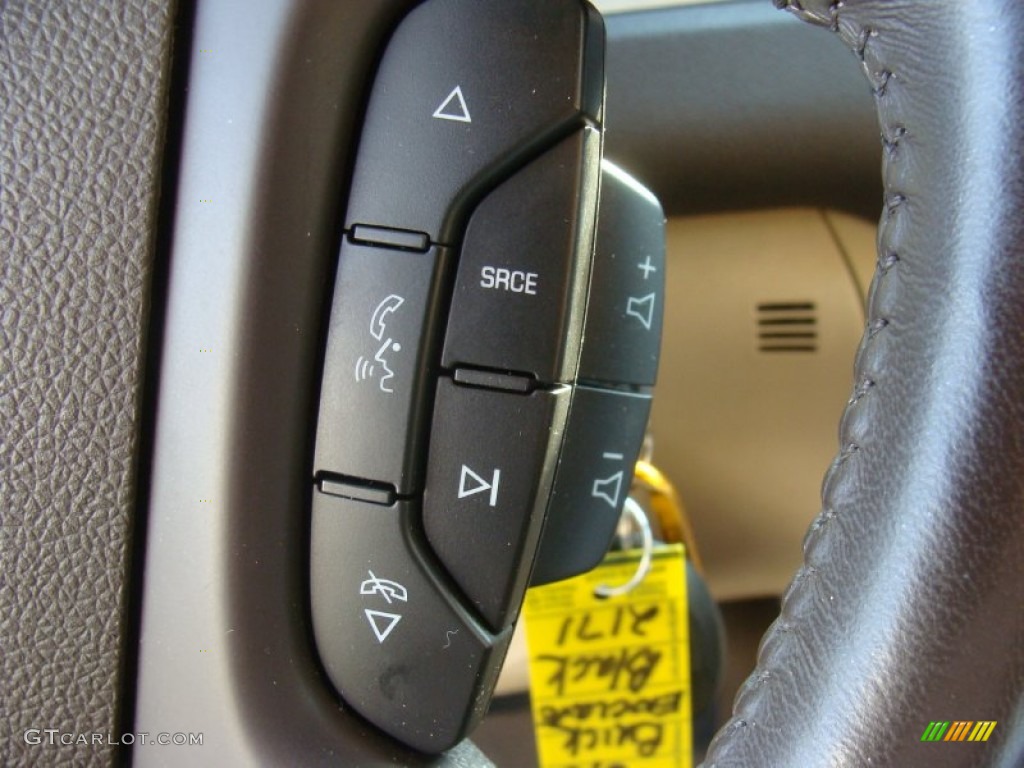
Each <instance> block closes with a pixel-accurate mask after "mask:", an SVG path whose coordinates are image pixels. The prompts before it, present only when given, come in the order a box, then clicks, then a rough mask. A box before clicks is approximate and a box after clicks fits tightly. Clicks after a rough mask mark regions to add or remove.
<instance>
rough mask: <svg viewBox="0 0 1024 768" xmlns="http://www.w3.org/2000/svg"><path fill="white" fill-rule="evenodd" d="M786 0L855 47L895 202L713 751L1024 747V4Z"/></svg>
mask: <svg viewBox="0 0 1024 768" xmlns="http://www.w3.org/2000/svg"><path fill="white" fill-rule="evenodd" d="M778 4H779V5H780V6H785V7H787V8H788V9H789V10H791V11H793V12H794V13H796V14H797V15H798V16H800V17H801V18H803V19H805V20H807V21H810V22H812V23H815V24H819V25H823V26H826V27H828V28H830V29H831V30H832V31H833V32H835V33H836V34H838V35H839V36H840V38H841V39H842V40H843V42H844V43H846V45H847V46H849V48H850V49H851V50H852V51H853V52H854V54H855V55H856V56H857V58H858V59H859V60H860V61H861V63H862V65H863V68H864V72H865V74H866V75H867V78H868V80H869V82H870V84H871V88H872V90H873V92H874V96H875V101H876V104H877V107H878V116H879V123H880V130H881V139H882V144H883V150H884V151H883V167H882V174H883V181H884V209H883V212H882V217H881V221H880V225H879V236H878V253H879V258H878V268H877V272H876V275H875V278H874V281H873V284H872V287H871V292H870V298H869V307H868V322H867V327H866V331H865V334H864V337H863V340H862V342H861V345H860V349H859V351H858V354H857V360H856V368H855V386H854V390H853V394H852V396H851V398H850V400H849V403H848V405H847V408H846V412H845V414H844V415H843V419H842V422H841V426H840V451H839V454H838V456H837V457H836V459H835V461H834V462H833V464H832V466H831V468H830V469H829V471H828V473H827V475H826V477H825V481H824V485H823V491H822V511H821V513H820V514H819V515H818V517H817V519H816V520H815V521H814V523H813V524H812V525H811V528H810V530H809V531H808V533H807V536H806V538H805V541H804V564H803V566H802V567H801V568H800V570H799V571H798V573H797V574H796V577H795V578H794V580H793V582H792V584H791V586H790V587H789V589H788V590H787V592H786V595H785V596H784V598H783V602H782V610H781V614H780V616H779V618H778V620H777V621H776V622H775V623H774V624H773V626H772V627H771V628H770V630H769V631H768V633H767V634H766V635H765V637H764V639H763V641H762V644H761V648H760V651H759V655H758V663H757V667H756V669H755V670H754V672H753V673H752V675H751V676H750V678H749V679H748V680H747V682H746V683H745V684H744V686H743V687H742V689H741V690H740V693H739V694H738V696H737V699H736V702H735V705H734V713H733V717H732V719H731V720H730V721H729V722H728V723H727V724H726V726H725V727H724V728H723V729H722V730H721V731H720V732H719V734H718V735H717V736H716V738H715V740H714V742H713V743H712V745H711V748H710V750H709V752H708V755H707V759H706V766H708V768H724V766H752V765H767V766H801V767H805V766H865V765H893V766H910V765H929V766H966V765H1001V766H1003V765H1005V766H1011V765H1022V764H1024V745H1022V739H1024V734H1022V728H1021V726H1022V719H1024V610H1021V599H1022V596H1024V525H1022V512H1024V472H1022V469H1024V216H1022V206H1024V151H1022V149H1024V129H1022V127H1021V126H1022V116H1024V4H1022V3H1019V2H1012V0H971V2H960V1H959V0H947V1H945V2H932V1H930V0H891V1H884V0H863V1H860V0H840V1H833V2H828V1H827V0H788V1H786V0H782V1H780V2H778ZM984 720H994V721H997V723H998V724H997V725H996V727H995V729H994V731H993V733H992V737H991V739H990V740H989V741H988V742H987V743H985V744H969V745H961V744H946V745H943V746H940V745H936V744H932V743H927V742H924V743H923V742H922V741H921V737H922V735H923V734H924V731H925V728H926V727H927V726H928V724H929V722H930V721H984ZM954 747H955V748H954Z"/></svg>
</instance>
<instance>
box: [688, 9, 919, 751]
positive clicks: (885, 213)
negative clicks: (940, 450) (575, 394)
mask: <svg viewBox="0 0 1024 768" xmlns="http://www.w3.org/2000/svg"><path fill="white" fill-rule="evenodd" d="M775 5H776V7H778V8H780V9H784V10H787V11H789V12H791V13H793V14H795V15H796V16H797V17H799V18H800V19H802V20H804V21H808V22H810V23H813V24H816V25H819V26H827V27H828V28H829V29H831V30H832V32H834V33H836V34H838V35H839V36H840V39H844V42H846V44H847V45H848V46H849V47H850V48H851V50H852V51H853V53H854V54H855V55H856V56H857V58H858V60H859V61H860V63H861V67H862V68H863V70H864V73H865V75H866V76H867V78H868V81H869V82H870V84H871V87H872V93H873V94H874V97H875V102H876V107H877V108H878V114H879V117H880V119H881V116H882V114H883V112H882V109H881V103H880V102H881V100H882V99H883V98H885V97H886V95H887V94H888V89H889V86H890V84H891V83H892V82H893V80H894V79H895V78H896V75H895V73H893V72H892V71H891V70H889V69H887V68H883V69H881V70H879V71H877V72H875V71H872V70H871V69H870V67H869V65H868V63H867V60H866V52H867V48H868V45H869V44H870V42H871V41H872V40H874V39H876V38H877V37H878V32H877V30H875V29H872V28H871V27H868V26H861V27H860V28H859V30H857V31H856V32H855V37H854V38H853V39H852V40H850V39H845V38H846V36H844V35H843V33H842V29H841V26H840V18H839V15H840V11H841V9H842V7H843V3H842V2H841V0H833V2H831V3H830V5H829V6H828V11H827V15H824V14H822V13H820V12H816V11H813V10H808V9H806V8H804V6H803V4H802V2H801V0H775ZM907 137H908V132H907V129H906V127H905V126H903V125H901V124H892V125H888V126H884V127H883V129H882V132H881V142H882V147H883V152H884V162H885V163H886V164H887V165H888V164H889V163H892V162H894V161H896V160H897V158H898V157H899V154H900V153H899V150H900V145H901V143H902V142H904V141H906V140H907ZM883 176H884V178H886V179H888V178H889V176H888V174H883ZM884 199H885V203H884V207H883V210H882V217H881V219H882V220H881V222H880V226H882V227H883V228H884V227H885V225H886V224H887V223H888V222H889V220H890V219H892V218H893V217H894V216H896V215H898V213H899V211H901V210H903V209H904V206H905V204H906V202H907V197H906V195H904V194H902V193H900V192H895V191H892V190H890V189H889V188H888V182H887V188H886V190H885V198H884ZM882 231H883V236H882V238H881V239H880V242H879V252H880V255H879V258H878V262H877V265H876V273H875V282H876V290H877V288H878V287H879V286H880V284H881V282H882V281H884V280H885V279H886V278H887V277H888V276H889V274H890V272H891V271H892V269H893V268H894V267H896V266H897V265H898V264H899V263H900V257H899V254H898V253H897V252H896V251H895V250H894V249H892V248H891V247H889V244H888V242H887V241H888V235H887V234H885V233H886V231H887V230H886V229H883V230H882ZM877 304H878V302H877V301H874V302H872V306H871V307H869V317H868V322H867V324H866V327H865V329H864V336H863V339H862V342H861V346H862V349H866V348H867V347H868V345H873V342H874V341H875V339H876V338H877V337H878V336H879V334H881V333H882V332H883V331H885V330H886V329H887V328H888V327H889V325H890V320H889V318H887V317H882V316H880V315H876V314H875V311H876V307H877ZM863 360H864V355H863V354H861V355H858V366H857V371H856V383H855V386H854V388H853V393H852V394H851V396H850V399H849V401H848V403H847V408H846V410H847V413H849V411H850V409H851V408H853V407H855V406H856V405H857V404H858V403H860V401H861V400H863V399H864V398H865V397H867V396H868V395H869V394H870V393H871V392H872V391H874V389H875V385H876V381H875V379H874V378H873V377H872V376H871V375H870V374H868V373H867V372H866V371H864V370H862V366H863V365H864V363H863ZM844 421H845V415H844ZM860 451H861V446H860V445H858V444H857V443H856V442H853V441H849V442H846V443H845V444H844V445H843V446H842V448H841V449H840V451H839V453H838V455H837V456H836V457H835V459H834V460H833V462H832V465H831V466H830V467H829V470H828V472H827V474H826V477H825V484H824V487H825V488H826V489H827V490H826V498H823V499H822V510H821V512H819V514H818V515H817V517H816V518H815V520H814V521H813V522H812V523H811V525H810V527H809V529H808V531H807V534H806V536H805V539H804V552H805V556H804V557H805V560H804V563H803V565H801V566H800V568H799V569H798V571H797V573H796V575H795V576H794V578H793V582H792V584H791V585H790V587H789V589H788V590H787V592H786V594H785V595H784V597H783V601H782V610H781V611H780V615H779V617H778V618H777V619H776V620H775V622H773V624H772V626H771V627H770V628H769V629H768V631H767V633H766V634H765V637H764V639H763V640H762V641H761V649H762V651H763V649H765V648H769V647H771V646H772V645H775V642H774V641H775V640H776V639H777V638H779V636H780V635H783V636H784V635H791V634H792V633H793V632H794V631H795V629H796V628H797V625H798V624H799V623H800V621H801V620H802V619H803V617H802V616H801V617H797V619H796V620H793V618H792V617H791V618H786V617H785V615H786V611H785V609H786V607H787V605H790V604H792V602H793V597H794V595H795V594H796V593H797V592H803V591H805V590H806V589H807V587H808V584H809V582H810V581H811V580H812V579H813V578H814V577H815V576H816V575H817V574H818V568H817V566H815V565H814V564H812V563H810V562H808V561H807V560H806V557H807V554H806V553H807V552H808V550H809V548H810V547H811V546H813V544H814V542H815V541H816V540H818V539H820V538H821V537H822V536H823V535H824V532H825V530H826V529H831V530H836V529H835V527H834V526H832V525H830V523H831V522H832V521H834V520H835V518H836V513H835V510H834V509H832V507H831V504H830V503H829V500H828V496H831V488H833V487H834V481H835V476H836V474H837V473H838V472H840V471H841V470H842V469H843V468H844V467H846V465H847V463H848V461H849V460H850V459H851V458H853V457H855V456H856V455H857V454H859V453H860ZM777 655H778V651H775V652H774V653H773V656H777ZM763 660H764V661H767V659H764V657H763V655H762V652H761V651H759V657H758V664H757V667H756V668H755V670H754V672H753V673H752V674H751V677H750V678H749V679H748V681H747V682H746V683H745V684H744V686H743V689H741V693H740V697H745V695H746V694H747V692H748V690H749V689H750V688H752V687H756V688H761V687H763V686H765V685H767V684H768V683H769V682H770V681H771V680H772V679H774V678H777V677H778V676H777V675H776V674H775V672H774V671H773V669H772V667H771V666H770V665H766V666H762V661H763ZM738 700H739V699H738ZM762 701H764V700H763V699H760V698H758V699H754V700H753V703H752V704H751V705H750V707H748V708H746V709H747V710H748V711H741V709H740V708H739V707H737V708H736V709H734V711H733V717H732V719H731V720H730V723H729V724H728V725H727V727H726V728H724V729H723V731H722V736H724V735H725V734H726V733H729V734H733V733H737V732H739V731H743V732H745V733H752V732H753V729H754V728H756V727H761V728H764V725H763V724H760V723H758V715H757V712H756V711H754V710H757V709H759V706H758V705H759V703H760V702H762ZM718 741H719V739H717V738H716V739H715V744H712V747H711V749H710V750H709V751H710V752H712V753H713V752H714V751H715V747H716V744H717V742H718ZM717 765H718V763H717V762H715V763H711V764H709V765H708V768H716V767H717Z"/></svg>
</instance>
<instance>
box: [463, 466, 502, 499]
mask: <svg viewBox="0 0 1024 768" xmlns="http://www.w3.org/2000/svg"><path fill="white" fill-rule="evenodd" d="M500 482H501V470H500V469H496V470H494V474H492V475H491V481H490V482H487V481H486V480H484V479H483V478H482V477H480V475H478V474H477V473H476V472H474V471H473V470H472V469H470V468H469V467H467V466H466V465H465V464H463V465H462V474H461V475H459V498H460V499H464V498H466V497H467V496H475V495H476V494H478V493H485V492H487V491H490V492H491V497H490V500H489V503H490V506H492V507H494V506H497V504H498V484H499V483H500Z"/></svg>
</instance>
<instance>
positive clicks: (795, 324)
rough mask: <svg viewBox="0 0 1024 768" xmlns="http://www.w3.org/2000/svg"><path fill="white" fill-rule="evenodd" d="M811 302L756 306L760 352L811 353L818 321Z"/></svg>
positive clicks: (779, 302) (815, 343)
mask: <svg viewBox="0 0 1024 768" xmlns="http://www.w3.org/2000/svg"><path fill="white" fill-rule="evenodd" d="M816 309H817V307H816V305H815V304H814V302H813V301H775V302H764V303H762V304H758V305H757V340H758V349H759V350H760V351H761V352H797V353H800V352H815V351H817V349H818V317H817V314H816Z"/></svg>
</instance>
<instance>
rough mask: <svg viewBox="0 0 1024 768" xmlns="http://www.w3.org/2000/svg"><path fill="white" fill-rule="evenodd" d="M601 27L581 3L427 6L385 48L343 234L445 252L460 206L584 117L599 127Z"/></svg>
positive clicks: (444, 0)
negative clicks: (399, 234)
mask: <svg viewBox="0 0 1024 768" xmlns="http://www.w3.org/2000/svg"><path fill="white" fill-rule="evenodd" d="M603 46H604V27H603V22H602V21H601V19H600V17H599V15H598V14H597V13H596V12H595V11H593V9H591V8H590V7H589V6H588V5H587V4H586V3H581V2H579V0H545V1H544V2H536V1H535V0H430V2H426V3H423V4H422V5H420V6H418V7H417V8H416V9H414V10H413V11H412V12H411V13H410V14H409V15H408V16H407V17H406V18H405V19H404V20H403V21H402V23H401V24H400V25H399V27H398V29H397V30H396V32H395V33H394V35H393V36H392V38H391V40H390V42H389V43H388V47H387V51H386V53H385V55H384V59H383V61H382V62H381V65H380V69H379V71H378V74H377V79H376V82H375V84H374V89H373V94H372V96H371V99H370V104H369V109H368V112H367V117H366V122H365V125H364V128H363V138H362V140H361V142H360V147H359V155H358V159H357V163H356V169H355V177H354V180H353V185H352V191H351V194H350V197H349V208H348V214H347V216H346V228H351V227H353V226H354V225H357V224H367V225H374V226H383V227H397V228H400V229H405V230H413V231H419V232H424V233H426V234H428V235H429V236H430V238H431V240H433V241H435V242H440V243H444V244H446V245H450V244H453V243H454V242H455V241H456V240H457V239H458V232H459V230H460V222H461V219H462V217H464V216H465V215H466V214H467V213H468V206H470V205H472V203H473V202H475V200H476V199H478V198H479V196H480V195H481V194H483V193H484V192H485V191H486V189H487V188H488V187H490V186H492V185H493V183H494V181H495V179H497V178H500V177H501V176H503V175H507V173H508V172H509V171H510V170H512V169H514V168H516V167H517V166H518V165H520V164H521V163H522V162H523V159H524V158H525V157H528V156H529V155H530V154H531V153H534V152H536V151H537V150H538V149H539V148H541V147H543V146H544V145H545V144H547V143H549V142H550V141H551V140H552V138H553V137H554V136H556V135H558V134H559V133H560V132H564V131H565V130H566V128H567V126H570V125H573V124H581V123H582V122H583V120H584V116H586V117H589V118H590V119H592V120H599V119H600V113H601V104H602V99H603V77H604V62H603Z"/></svg>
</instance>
